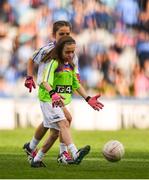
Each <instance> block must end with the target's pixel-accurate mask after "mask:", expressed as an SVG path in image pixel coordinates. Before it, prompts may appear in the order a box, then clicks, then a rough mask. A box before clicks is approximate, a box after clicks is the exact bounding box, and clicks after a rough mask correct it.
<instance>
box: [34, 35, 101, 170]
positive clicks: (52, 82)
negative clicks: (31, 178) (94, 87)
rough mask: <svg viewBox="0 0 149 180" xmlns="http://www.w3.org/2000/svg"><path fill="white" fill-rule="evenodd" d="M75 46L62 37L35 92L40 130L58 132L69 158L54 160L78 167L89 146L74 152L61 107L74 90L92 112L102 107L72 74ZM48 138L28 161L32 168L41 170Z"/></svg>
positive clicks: (64, 154)
mask: <svg viewBox="0 0 149 180" xmlns="http://www.w3.org/2000/svg"><path fill="white" fill-rule="evenodd" d="M75 47H76V43H75V40H74V39H73V38H72V37H70V36H64V37H62V38H61V39H60V40H59V41H58V42H57V43H56V46H55V48H54V49H53V50H52V52H51V53H49V54H48V55H49V56H50V58H51V60H50V62H48V63H47V65H46V66H45V68H44V70H43V73H42V78H41V82H40V84H39V91H38V98H39V100H40V106H41V110H42V113H43V117H44V119H43V125H44V127H47V128H50V129H51V128H52V129H53V130H55V132H56V131H60V134H61V136H62V139H63V142H64V143H65V145H66V146H67V148H68V149H69V152H70V153H71V155H72V159H71V158H69V157H67V155H66V152H65V151H64V152H63V153H61V155H60V157H59V158H58V160H59V162H63V163H66V164H80V163H81V161H82V159H83V158H84V157H85V156H86V155H87V154H88V153H89V151H90V146H89V145H87V146H85V147H83V148H81V149H79V150H78V149H77V147H76V146H75V144H74V143H73V140H72V137H71V133H70V128H69V126H68V121H67V119H66V116H65V114H64V111H63V108H65V105H67V104H69V103H70V102H71V97H72V94H73V92H74V90H76V91H77V92H78V93H79V94H80V95H81V96H82V97H83V98H84V99H85V100H86V101H87V102H88V104H89V105H90V106H91V107H92V108H94V109H95V110H98V111H99V110H100V109H102V108H103V104H102V103H100V102H98V101H97V98H98V97H99V95H98V96H96V97H93V98H91V97H90V96H88V95H87V94H86V92H85V91H84V89H82V87H81V86H80V82H79V80H78V79H77V76H76V72H75V65H74V63H73V61H72V60H73V56H74V52H75ZM48 55H47V56H48ZM49 139H50V136H49V138H48V139H47V140H46V141H45V142H44V145H43V146H42V147H41V149H40V150H39V151H38V153H37V155H36V156H35V157H34V158H33V159H32V160H31V166H32V167H45V165H44V163H43V162H42V159H43V157H44V156H45V153H47V151H48V150H49V149H50V148H51V142H50V141H49Z"/></svg>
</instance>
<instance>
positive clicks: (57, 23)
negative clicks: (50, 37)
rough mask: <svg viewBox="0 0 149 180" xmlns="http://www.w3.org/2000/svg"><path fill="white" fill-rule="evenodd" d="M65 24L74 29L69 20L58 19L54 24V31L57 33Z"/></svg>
mask: <svg viewBox="0 0 149 180" xmlns="http://www.w3.org/2000/svg"><path fill="white" fill-rule="evenodd" d="M63 26H68V27H69V28H70V30H71V29H72V27H71V24H70V23H69V22H68V21H56V22H55V23H54V24H53V30H52V33H53V34H55V33H56V32H57V31H58V30H59V29H60V28H61V27H63Z"/></svg>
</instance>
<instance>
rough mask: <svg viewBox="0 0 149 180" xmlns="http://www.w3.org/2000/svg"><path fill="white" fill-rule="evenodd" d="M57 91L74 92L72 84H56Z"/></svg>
mask: <svg viewBox="0 0 149 180" xmlns="http://www.w3.org/2000/svg"><path fill="white" fill-rule="evenodd" d="M56 92H57V93H68V94H71V93H72V86H69V85H56Z"/></svg>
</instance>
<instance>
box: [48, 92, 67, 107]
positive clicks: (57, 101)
mask: <svg viewBox="0 0 149 180" xmlns="http://www.w3.org/2000/svg"><path fill="white" fill-rule="evenodd" d="M51 97H52V107H58V106H59V107H62V106H64V102H63V100H64V99H65V98H64V97H63V96H61V95H59V94H58V93H54V94H52V95H51Z"/></svg>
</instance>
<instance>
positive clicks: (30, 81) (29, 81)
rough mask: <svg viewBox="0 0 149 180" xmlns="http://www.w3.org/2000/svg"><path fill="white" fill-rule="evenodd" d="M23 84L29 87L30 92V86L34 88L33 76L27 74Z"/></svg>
mask: <svg viewBox="0 0 149 180" xmlns="http://www.w3.org/2000/svg"><path fill="white" fill-rule="evenodd" d="M24 86H25V87H27V88H28V89H29V92H32V87H33V88H34V89H35V88H36V85H35V83H34V80H33V77H32V76H27V77H26V80H25V83H24Z"/></svg>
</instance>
